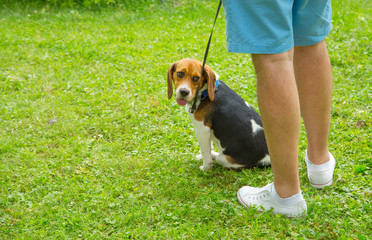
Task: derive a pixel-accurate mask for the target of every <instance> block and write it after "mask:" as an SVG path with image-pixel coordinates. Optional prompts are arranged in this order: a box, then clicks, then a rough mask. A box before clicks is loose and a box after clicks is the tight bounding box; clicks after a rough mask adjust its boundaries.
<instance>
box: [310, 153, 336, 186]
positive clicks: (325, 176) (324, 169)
mask: <svg viewBox="0 0 372 240" xmlns="http://www.w3.org/2000/svg"><path fill="white" fill-rule="evenodd" d="M305 162H306V166H307V177H308V178H309V181H310V185H311V186H312V187H314V188H316V189H322V188H323V187H325V186H329V185H331V184H332V180H333V172H334V170H335V166H336V160H335V158H334V157H333V156H332V154H331V153H329V161H328V162H326V163H324V164H321V165H316V164H314V163H312V162H311V161H310V160H309V158H308V156H307V151H306V156H305Z"/></svg>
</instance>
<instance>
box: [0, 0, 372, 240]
mask: <svg viewBox="0 0 372 240" xmlns="http://www.w3.org/2000/svg"><path fill="white" fill-rule="evenodd" d="M159 2H160V1H159ZM217 4H218V1H197V0H187V1H186V0H185V1H181V0H179V1H171V2H170V1H165V2H164V3H163V4H160V3H153V4H147V5H146V6H145V7H142V8H138V7H124V6H118V7H104V8H99V9H93V10H92V9H91V10H89V9H87V8H59V7H52V6H48V5H42V4H32V3H29V4H17V3H9V1H6V2H1V1H0V239H183V238H185V239H244V238H252V239H253V238H270V239H282V238H293V239H297V238H298V239H334V238H338V239H370V238H371V237H372V229H371V226H372V223H371V212H372V209H371V199H372V193H371V182H372V181H371V166H372V164H371V162H372V159H371V124H372V121H371V103H372V101H371V99H372V96H371V95H372V93H371V89H372V88H371V85H372V81H371V80H372V45H371V39H372V32H371V26H372V19H371V16H372V10H371V9H372V8H371V5H369V6H368V5H367V1H366V0H365V1H362V0H354V1H353V0H345V1H341V0H334V1H333V31H332V33H331V34H330V35H329V37H328V38H327V43H328V47H329V53H330V57H331V62H332V67H333V75H334V94H333V96H334V97H333V108H332V122H331V133H330V143H329V144H330V149H331V151H332V153H333V155H334V156H335V158H336V160H337V166H336V170H335V176H334V184H333V185H332V186H330V187H327V188H325V189H324V190H322V191H318V190H315V189H313V188H312V187H310V185H309V184H308V181H307V176H306V167H305V163H304V160H303V158H304V150H305V149H306V138H305V134H304V129H302V133H301V138H300V145H299V146H300V179H301V184H302V191H303V195H304V197H305V199H306V200H307V204H308V216H307V217H304V218H301V219H287V218H285V217H283V216H279V215H272V214H267V213H266V214H262V213H259V212H257V210H254V209H246V208H243V207H242V206H240V204H239V203H238V201H237V199H236V191H237V190H238V189H239V188H240V187H241V186H243V185H247V184H249V185H253V186H264V185H265V184H267V183H269V182H271V181H272V173H271V169H270V168H268V169H252V170H244V171H241V172H234V171H228V170H225V169H222V168H221V167H218V166H215V168H214V169H213V170H212V171H210V172H207V173H204V172H201V171H200V170H199V165H200V163H199V162H197V161H195V160H194V158H195V156H196V155H197V154H198V151H199V147H198V144H197V141H196V139H195V136H194V131H193V127H192V124H191V122H190V120H189V118H188V115H187V113H186V112H185V110H184V109H182V107H180V106H179V105H177V104H176V102H175V101H174V99H171V100H169V101H168V99H167V89H166V72H167V70H168V67H169V65H170V64H171V63H172V62H174V61H177V60H179V59H181V58H185V57H188V58H196V59H200V60H201V59H202V57H203V54H204V48H205V45H206V42H207V39H208V37H209V32H210V27H211V25H212V21H213V17H214V14H215V10H216V8H217ZM223 15H224V13H223V11H222V13H221V14H220V17H219V19H218V22H217V25H216V29H215V35H214V38H213V41H212V45H211V50H210V56H209V59H208V64H209V65H210V66H211V67H212V68H213V69H214V70H215V71H216V72H218V73H219V75H220V76H221V79H223V80H224V81H225V82H226V83H227V84H228V85H229V86H230V87H231V88H232V89H234V90H235V91H236V92H237V93H239V94H240V95H241V96H242V97H243V98H244V99H245V100H247V101H248V102H249V103H251V104H252V105H253V106H255V108H256V109H257V100H256V86H255V74H254V70H253V66H252V63H251V60H250V57H249V56H248V55H244V54H231V53H227V51H226V40H225V25H224V24H225V22H224V18H223Z"/></svg>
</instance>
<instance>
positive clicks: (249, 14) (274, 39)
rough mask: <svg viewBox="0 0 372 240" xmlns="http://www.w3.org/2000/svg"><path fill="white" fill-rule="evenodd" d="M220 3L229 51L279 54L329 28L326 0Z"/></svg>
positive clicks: (232, 0)
mask: <svg viewBox="0 0 372 240" xmlns="http://www.w3.org/2000/svg"><path fill="white" fill-rule="evenodd" d="M223 6H224V9H225V18H226V37H227V50H228V51H229V52H238V53H256V54H275V53H282V52H286V51H288V50H290V49H291V48H293V47H294V46H309V45H313V44H316V43H318V42H320V41H322V40H323V39H324V38H325V37H326V36H327V35H328V34H329V33H330V31H331V1H330V0H223Z"/></svg>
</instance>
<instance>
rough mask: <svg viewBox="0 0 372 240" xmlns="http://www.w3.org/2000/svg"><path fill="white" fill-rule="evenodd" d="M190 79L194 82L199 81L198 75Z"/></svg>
mask: <svg viewBox="0 0 372 240" xmlns="http://www.w3.org/2000/svg"><path fill="white" fill-rule="evenodd" d="M192 80H193V81H194V82H197V81H199V80H200V77H198V76H196V77H193V78H192Z"/></svg>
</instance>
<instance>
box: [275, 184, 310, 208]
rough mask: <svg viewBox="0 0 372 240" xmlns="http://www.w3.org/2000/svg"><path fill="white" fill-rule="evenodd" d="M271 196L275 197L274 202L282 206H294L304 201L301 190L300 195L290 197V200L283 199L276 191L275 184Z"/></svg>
mask: <svg viewBox="0 0 372 240" xmlns="http://www.w3.org/2000/svg"><path fill="white" fill-rule="evenodd" d="M271 195H272V196H273V198H274V200H275V201H276V202H277V203H279V204H281V205H293V204H296V203H298V202H300V201H302V200H304V198H303V197H302V193H301V190H300V192H299V193H297V194H295V195H293V196H290V197H288V198H281V197H280V196H279V195H278V193H277V192H276V190H275V187H274V183H273V184H272V185H271Z"/></svg>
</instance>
